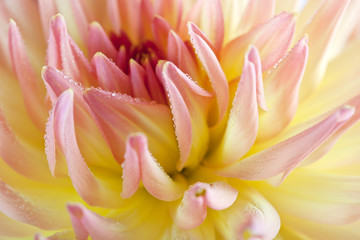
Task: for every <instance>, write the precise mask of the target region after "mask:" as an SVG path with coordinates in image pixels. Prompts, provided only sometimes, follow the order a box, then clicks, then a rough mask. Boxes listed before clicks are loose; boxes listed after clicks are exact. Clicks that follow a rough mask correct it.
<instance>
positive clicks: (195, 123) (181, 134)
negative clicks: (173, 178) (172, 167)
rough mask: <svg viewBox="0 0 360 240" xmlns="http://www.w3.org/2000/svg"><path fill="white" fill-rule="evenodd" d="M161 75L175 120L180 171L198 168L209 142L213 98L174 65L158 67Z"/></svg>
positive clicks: (158, 73) (168, 63)
mask: <svg viewBox="0 0 360 240" xmlns="http://www.w3.org/2000/svg"><path fill="white" fill-rule="evenodd" d="M157 75H158V77H159V78H160V79H162V81H163V84H164V88H165V90H166V93H167V95H168V97H169V102H170V105H171V108H172V114H173V117H174V123H175V134H176V136H177V140H178V144H179V150H180V160H179V162H178V165H177V169H178V170H181V169H183V168H184V166H188V167H193V166H196V165H197V164H198V163H199V161H200V159H201V158H202V157H203V154H204V153H205V152H204V151H205V147H206V145H207V141H208V140H207V139H208V135H209V133H208V129H207V127H206V118H207V111H208V110H209V104H210V103H211V102H210V101H211V97H212V96H211V95H210V94H209V93H208V92H206V91H205V90H203V89H202V88H200V87H199V86H198V85H197V84H196V83H195V82H193V81H192V80H191V79H189V78H188V77H187V76H186V75H185V73H183V72H181V71H180V70H179V69H178V68H177V67H176V66H175V65H174V64H173V63H171V62H166V63H162V65H161V64H160V65H158V68H157Z"/></svg>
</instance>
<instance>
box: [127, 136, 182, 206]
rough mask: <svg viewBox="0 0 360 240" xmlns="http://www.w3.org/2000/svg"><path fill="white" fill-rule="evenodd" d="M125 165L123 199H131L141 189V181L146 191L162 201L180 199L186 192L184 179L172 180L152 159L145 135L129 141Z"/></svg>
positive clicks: (134, 137)
mask: <svg viewBox="0 0 360 240" xmlns="http://www.w3.org/2000/svg"><path fill="white" fill-rule="evenodd" d="M123 164H124V165H123V166H124V170H123V192H122V194H121V196H122V197H125V198H129V197H131V196H132V195H133V194H134V193H135V192H136V190H137V188H138V187H139V182H140V179H141V180H142V183H143V185H144V187H145V189H146V190H147V191H148V192H149V193H150V194H151V195H153V196H154V197H156V198H157V199H160V200H162V201H174V200H176V199H179V198H180V197H181V196H182V195H183V193H184V191H185V187H186V186H185V184H184V179H182V178H180V181H179V180H178V181H174V180H172V179H171V178H170V176H169V175H168V174H167V173H166V172H165V171H164V170H163V169H162V168H161V166H160V165H159V164H158V163H157V161H156V160H155V159H154V158H153V157H152V155H151V153H150V151H149V149H148V144H147V138H146V137H145V136H144V135H143V134H137V135H132V136H130V137H129V138H128V139H127V144H126V152H125V161H124V163H123ZM179 177H180V175H179Z"/></svg>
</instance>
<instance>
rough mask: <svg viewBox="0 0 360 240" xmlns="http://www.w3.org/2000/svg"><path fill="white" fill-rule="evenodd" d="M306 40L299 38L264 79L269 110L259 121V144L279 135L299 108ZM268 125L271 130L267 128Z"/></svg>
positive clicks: (306, 52) (305, 58) (306, 54)
mask: <svg viewBox="0 0 360 240" xmlns="http://www.w3.org/2000/svg"><path fill="white" fill-rule="evenodd" d="M308 51H309V49H308V46H307V38H306V37H304V38H302V39H301V40H300V41H299V42H298V43H297V44H296V45H295V46H294V48H293V49H292V50H291V52H290V53H289V54H288V55H287V56H286V57H285V58H284V59H283V60H282V61H281V62H280V63H279V64H278V65H277V67H276V68H275V69H273V70H272V71H271V72H270V73H269V74H267V75H265V79H264V82H265V86H264V88H265V95H266V96H267V98H266V99H267V104H268V105H269V108H270V110H269V111H268V112H263V113H262V114H261V115H260V117H259V134H258V136H257V139H258V140H263V139H269V138H270V137H273V136H274V135H276V134H278V133H279V132H281V131H282V130H283V129H285V127H286V126H287V125H288V124H289V123H290V121H291V120H292V119H293V117H294V115H295V112H296V110H297V106H298V98H299V90H300V83H301V81H302V79H303V75H304V70H305V66H306V63H307V57H308ZM269 123H272V124H271V127H270V128H269V125H268V124H269Z"/></svg>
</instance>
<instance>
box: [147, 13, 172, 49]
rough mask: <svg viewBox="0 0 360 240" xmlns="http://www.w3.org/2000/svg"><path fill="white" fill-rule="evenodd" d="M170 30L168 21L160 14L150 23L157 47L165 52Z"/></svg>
mask: <svg viewBox="0 0 360 240" xmlns="http://www.w3.org/2000/svg"><path fill="white" fill-rule="evenodd" d="M170 30H171V26H170V24H169V23H168V22H166V20H165V19H163V18H162V17H160V16H155V17H154V19H153V21H152V24H151V31H152V33H153V36H154V39H155V43H156V45H157V47H158V48H159V49H161V50H162V51H163V52H166V49H167V38H168V35H169V32H170Z"/></svg>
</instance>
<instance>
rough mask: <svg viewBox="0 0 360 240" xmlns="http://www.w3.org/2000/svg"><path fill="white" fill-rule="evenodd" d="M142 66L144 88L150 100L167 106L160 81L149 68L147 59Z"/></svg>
mask: <svg viewBox="0 0 360 240" xmlns="http://www.w3.org/2000/svg"><path fill="white" fill-rule="evenodd" d="M143 66H144V68H145V71H146V86H147V87H148V91H149V94H150V96H151V99H153V100H155V101H156V102H157V103H160V104H167V99H166V98H165V92H164V89H163V87H162V85H161V82H160V80H159V79H158V78H157V77H156V75H155V72H154V69H153V67H152V66H151V63H150V60H149V59H148V58H146V59H145V60H144V62H143Z"/></svg>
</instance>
